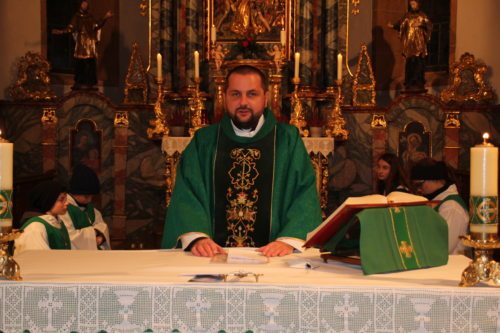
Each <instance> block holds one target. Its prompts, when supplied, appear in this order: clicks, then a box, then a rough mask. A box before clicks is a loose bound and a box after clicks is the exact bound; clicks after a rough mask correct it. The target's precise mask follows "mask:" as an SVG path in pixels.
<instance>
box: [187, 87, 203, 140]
mask: <svg viewBox="0 0 500 333" xmlns="http://www.w3.org/2000/svg"><path fill="white" fill-rule="evenodd" d="M200 82H201V79H200V78H195V79H194V84H195V88H194V92H193V94H192V95H191V96H190V97H189V99H188V105H189V110H190V115H191V119H190V128H189V136H193V135H194V133H195V132H196V131H197V130H199V129H200V128H202V127H205V126H207V124H206V117H205V103H204V98H203V97H202V96H201V94H200Z"/></svg>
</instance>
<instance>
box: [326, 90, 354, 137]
mask: <svg viewBox="0 0 500 333" xmlns="http://www.w3.org/2000/svg"><path fill="white" fill-rule="evenodd" d="M343 100H344V97H343V96H342V87H341V82H337V96H336V99H335V102H334V103H333V107H332V109H331V112H329V114H328V120H327V123H326V129H325V135H326V136H327V137H329V138H335V140H338V141H346V140H347V139H348V138H349V131H348V130H347V129H346V128H345V124H346V122H345V119H344V116H342V102H343Z"/></svg>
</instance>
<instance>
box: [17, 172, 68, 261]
mask: <svg viewBox="0 0 500 333" xmlns="http://www.w3.org/2000/svg"><path fill="white" fill-rule="evenodd" d="M29 205H30V206H29V208H28V211H27V212H26V213H25V214H24V217H27V218H24V219H23V225H22V227H21V230H23V233H22V234H21V236H20V237H19V238H18V239H16V241H15V254H16V255H17V254H19V253H21V252H23V251H26V250H69V249H71V244H70V239H69V235H68V231H67V230H66V227H65V226H64V223H63V222H62V221H61V220H60V219H59V217H58V216H59V215H60V214H64V213H65V212H66V206H67V203H66V189H65V188H64V187H63V186H62V185H61V184H59V183H57V182H55V181H51V180H47V181H43V182H41V183H39V184H38V185H36V186H35V187H34V188H33V189H32V191H31V192H30V196H29ZM28 216H29V217H28Z"/></svg>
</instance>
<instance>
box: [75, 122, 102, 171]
mask: <svg viewBox="0 0 500 333" xmlns="http://www.w3.org/2000/svg"><path fill="white" fill-rule="evenodd" d="M69 140H70V142H69V147H70V148H69V154H70V156H69V157H70V158H69V160H70V165H71V168H72V169H73V168H74V167H75V165H77V164H79V163H82V164H85V165H86V166H88V167H89V168H91V169H92V170H94V171H95V172H96V173H97V174H99V172H100V170H101V161H102V149H101V147H102V130H99V129H98V128H97V124H96V123H95V122H94V121H92V120H90V119H80V120H79V121H78V123H77V124H76V126H75V128H73V129H71V131H70V136H69Z"/></svg>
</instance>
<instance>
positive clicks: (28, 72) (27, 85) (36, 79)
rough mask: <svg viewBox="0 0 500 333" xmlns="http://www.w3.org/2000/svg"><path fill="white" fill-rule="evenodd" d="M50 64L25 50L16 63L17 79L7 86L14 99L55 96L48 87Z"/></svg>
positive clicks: (43, 98) (44, 98)
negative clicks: (24, 53)
mask: <svg viewBox="0 0 500 333" xmlns="http://www.w3.org/2000/svg"><path fill="white" fill-rule="evenodd" d="M49 71H50V64H49V63H48V61H47V60H45V59H43V58H42V56H41V55H40V54H38V53H35V52H27V53H26V55H25V56H23V57H21V59H20V60H19V63H18V64H17V80H16V83H14V85H12V86H11V87H10V88H9V93H10V95H11V97H12V98H13V99H14V100H35V101H41V100H51V99H54V98H55V97H56V96H55V94H54V92H53V91H52V90H51V89H50V77H49Z"/></svg>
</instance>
